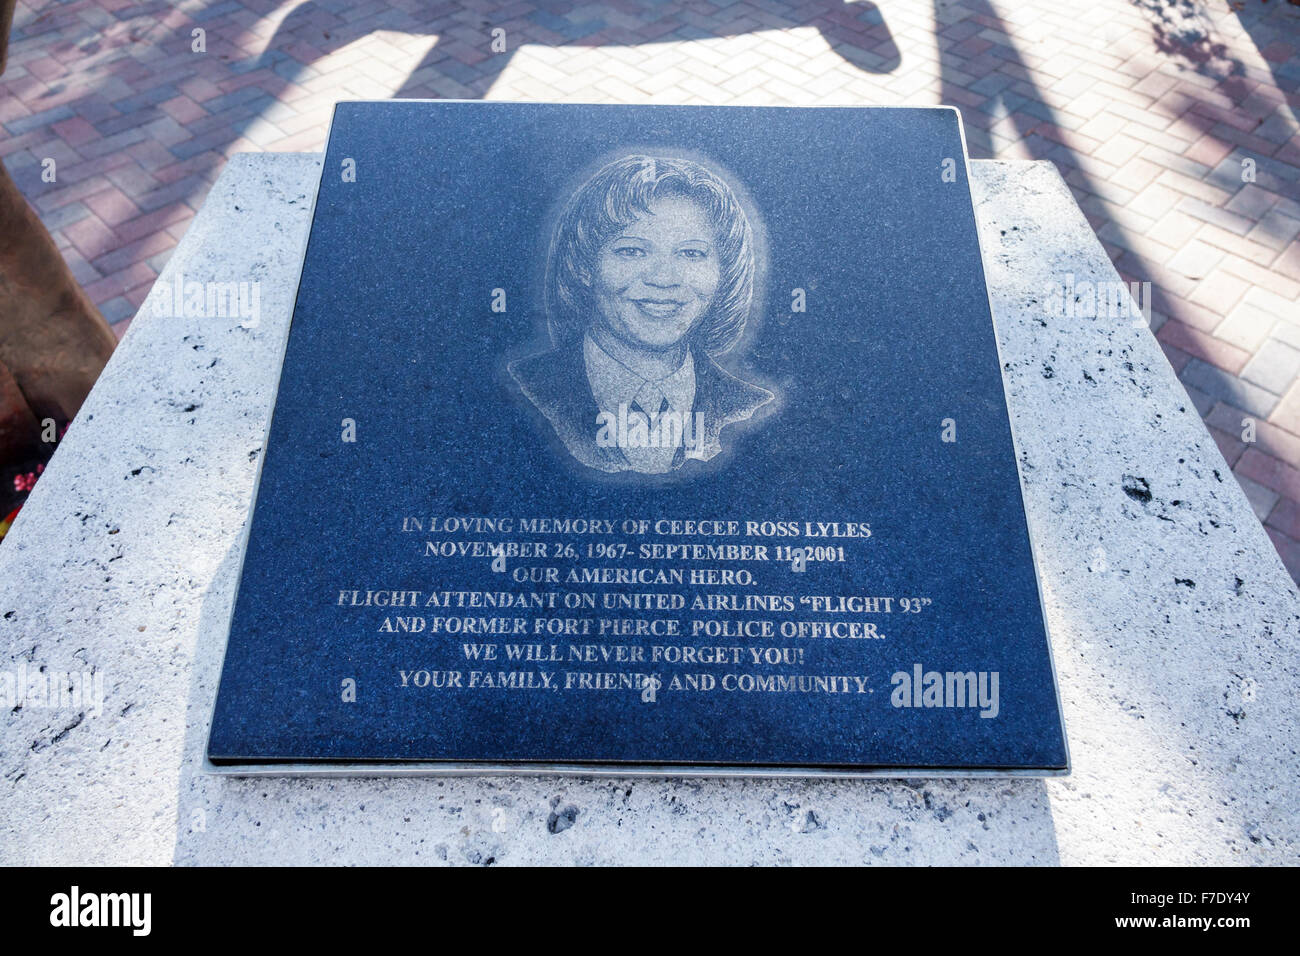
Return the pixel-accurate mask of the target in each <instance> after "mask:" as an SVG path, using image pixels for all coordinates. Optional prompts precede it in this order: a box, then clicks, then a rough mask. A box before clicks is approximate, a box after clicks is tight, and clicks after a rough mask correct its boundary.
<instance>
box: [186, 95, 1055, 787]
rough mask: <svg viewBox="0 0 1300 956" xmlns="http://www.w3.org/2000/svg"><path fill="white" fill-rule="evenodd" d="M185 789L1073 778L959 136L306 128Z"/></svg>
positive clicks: (408, 121) (735, 110) (379, 121)
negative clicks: (319, 774) (263, 400)
mask: <svg viewBox="0 0 1300 956" xmlns="http://www.w3.org/2000/svg"><path fill="white" fill-rule="evenodd" d="M234 238H235V237H232V239H234ZM208 753H209V758H210V760H211V761H212V762H213V764H215V765H217V766H219V767H220V766H232V765H240V766H242V765H251V764H270V765H274V764H281V763H283V764H304V763H307V764H310V763H322V764H330V763H336V764H353V763H357V762H374V763H376V764H379V765H399V764H402V765H404V764H407V763H409V762H419V763H421V764H427V765H429V766H438V765H446V764H475V763H482V764H484V765H500V764H507V765H519V766H521V767H529V766H533V765H538V764H564V765H579V766H590V767H594V768H600V767H620V766H628V765H635V766H638V767H664V768H672V767H681V766H686V765H691V766H703V767H719V768H725V767H743V768H758V769H762V768H800V769H808V770H819V769H827V768H831V769H848V770H863V771H886V772H889V771H894V772H898V773H906V772H918V771H936V772H943V771H988V770H992V771H1003V770H1005V771H1030V772H1047V773H1050V772H1059V771H1062V770H1064V769H1066V767H1067V763H1068V761H1067V755H1066V746H1065V739H1064V731H1063V726H1062V721H1061V715H1060V710H1059V704H1058V698H1057V692H1056V687H1055V679H1054V673H1053V668H1052V663H1051V656H1050V649H1049V645H1048V640H1047V636H1046V633H1045V624H1044V617H1043V612H1042V606H1041V602H1040V597H1039V591H1038V585H1037V581H1036V576H1035V571H1034V564H1033V557H1032V554H1031V549H1030V543H1029V538H1028V534H1027V528H1026V522H1025V514H1024V509H1023V503H1022V499H1021V491H1020V483H1019V478H1018V475H1017V471H1016V461H1015V452H1014V448H1013V444H1012V438H1011V432H1010V427H1009V423H1008V416H1007V409H1006V401H1005V396H1004V392H1003V383H1002V375H1001V370H1000V363H999V359H998V353H997V347H996V343H995V340H994V333H993V326H992V319H991V316H990V311H989V304H988V298H987V294H986V289H985V281H984V272H983V268H982V264H981V260H980V250H979V241H978V236H977V233H976V226H975V217H974V213H973V209H972V205H971V197H970V190H969V186H968V182H967V171H966V161H965V151H964V147H963V143H962V138H961V129H960V125H959V121H958V116H957V113H956V112H955V111H953V110H951V109H947V108H917V109H911V108H904V109H872V108H863V109H856V108H836V109H790V108H758V107H755V108H750V107H717V108H714V107H666V106H587V105H547V104H506V103H477V102H473V103H465V102H414V101H411V102H402V101H395V102H375V103H342V104H339V105H338V107H337V109H336V112H335V116H334V122H333V125H332V128H331V132H330V138H329V146H328V152H327V156H326V161H325V164H324V173H323V177H322V181H321V185H320V190H319V195H318V197H317V203H316V209H315V215H314V219H313V223H312V228H311V234H310V240H309V243H308V247H307V251H306V254H305V260H304V264H303V271H302V278H301V283H300V286H299V290H298V297H297V302H296V305H295V309H294V316H293V322H292V326H291V329H290V332H289V339H288V345H287V350H286V353H285V358H284V367H283V371H282V376H281V379H280V387H279V393H278V397H277V399H276V405H275V410H274V415H273V418H272V424H271V426H270V432H269V437H268V441H267V446H266V449H265V454H264V456H263V465H262V472H261V477H260V483H259V488H258V492H257V498H256V504H255V507H254V510H253V514H252V517H251V527H250V531H249V537H248V543H247V550H246V554H245V558H244V564H243V569H242V576H241V582H240V586H239V592H238V597H237V599H236V604H235V609H234V613H233V618H232V622H231V627H230V637H229V644H228V647H227V651H226V659H225V665H224V670H223V673H222V679H221V685H220V690H219V693H218V697H217V701H216V706H215V710H214V713H213V719H212V730H211V737H210V740H209V750H208Z"/></svg>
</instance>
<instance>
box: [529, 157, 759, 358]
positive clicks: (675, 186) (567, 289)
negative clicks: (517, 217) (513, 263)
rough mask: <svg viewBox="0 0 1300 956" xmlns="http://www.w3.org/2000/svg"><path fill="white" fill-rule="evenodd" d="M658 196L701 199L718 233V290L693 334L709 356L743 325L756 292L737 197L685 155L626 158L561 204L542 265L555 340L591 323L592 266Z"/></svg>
mask: <svg viewBox="0 0 1300 956" xmlns="http://www.w3.org/2000/svg"><path fill="white" fill-rule="evenodd" d="M664 197H675V198H684V199H690V200H693V201H694V202H697V203H699V204H700V206H701V207H703V209H704V211H705V213H706V214H707V215H708V218H709V220H710V222H712V223H713V224H714V228H715V230H716V239H717V242H716V245H717V250H718V259H719V268H720V274H719V281H718V290H717V292H716V293H715V294H714V296H713V301H712V302H710V303H709V309H708V312H707V313H705V315H704V317H703V318H702V319H701V320H700V323H699V325H698V326H697V327H696V329H695V330H694V332H693V333H692V336H693V338H694V340H695V342H696V344H697V345H699V346H700V347H701V348H703V349H704V351H705V352H707V353H708V354H709V355H720V354H722V353H723V352H726V351H727V350H728V349H730V348H731V347H732V346H733V345H735V344H736V342H737V340H739V338H740V336H741V333H742V332H744V330H745V319H746V317H747V316H748V315H749V306H750V301H751V299H752V298H753V295H754V240H753V236H752V234H751V232H750V228H749V220H748V219H746V218H745V212H744V210H743V209H741V207H740V203H738V202H737V201H736V197H735V195H734V194H733V193H732V191H731V187H730V186H728V185H727V184H726V183H725V182H723V180H722V179H721V178H720V177H719V176H717V175H716V174H715V173H713V172H711V171H710V170H708V169H706V168H705V167H703V166H701V165H700V164H699V163H693V162H690V161H689V160H685V159H669V158H665V157H661V156H625V157H623V158H622V159H616V160H614V162H612V163H610V164H608V165H607V166H605V167H603V168H602V169H601V170H600V171H599V172H597V173H596V175H594V176H592V177H591V178H590V179H589V180H587V181H586V182H585V183H583V184H582V186H581V187H580V188H579V189H578V191H577V192H575V193H574V194H573V195H572V196H571V197H570V198H569V201H568V202H567V203H566V204H565V206H564V210H563V211H562V212H561V213H560V218H559V220H558V221H557V222H556V224H555V233H554V235H553V236H552V238H551V249H550V255H549V256H548V258H547V262H546V315H547V322H548V325H549V327H550V332H551V339H552V341H553V342H554V343H555V344H556V345H562V344H565V343H568V342H572V341H573V340H575V339H576V338H578V337H579V336H580V335H582V333H583V332H585V331H586V330H587V328H588V327H589V326H590V325H591V321H592V317H593V315H594V314H595V311H596V308H597V306H596V300H595V295H594V293H593V292H592V284H593V281H594V278H595V276H594V273H595V269H596V263H597V262H598V260H599V257H600V251H601V249H602V248H603V247H604V245H605V243H607V242H609V241H610V240H611V239H613V238H615V237H616V236H617V235H618V234H619V233H620V232H622V231H623V229H624V228H625V227H626V226H627V225H628V224H629V223H631V222H633V221H634V220H636V219H638V218H640V217H641V216H643V215H647V214H648V213H649V212H650V205H651V204H652V203H653V202H654V201H655V200H656V199H660V198H664Z"/></svg>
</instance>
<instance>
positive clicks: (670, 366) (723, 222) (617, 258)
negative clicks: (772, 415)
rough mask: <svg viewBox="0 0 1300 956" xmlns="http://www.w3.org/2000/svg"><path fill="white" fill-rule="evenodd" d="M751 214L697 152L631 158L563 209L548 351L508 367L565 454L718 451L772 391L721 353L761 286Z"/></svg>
mask: <svg viewBox="0 0 1300 956" xmlns="http://www.w3.org/2000/svg"><path fill="white" fill-rule="evenodd" d="M754 246H755V242H754V237H753V233H752V230H751V226H750V223H749V220H748V219H747V218H746V215H745V212H744V210H743V209H742V207H741V205H740V203H739V202H738V201H737V199H736V196H735V195H734V193H733V192H732V189H731V187H730V186H728V185H727V183H726V182H725V181H724V180H723V179H722V178H721V177H720V176H719V175H717V174H716V173H714V172H713V171H711V170H709V169H707V168H706V167H705V166H703V165H701V164H700V163H696V162H692V161H689V160H685V159H676V158H667V157H661V156H625V157H623V158H621V159H617V160H615V161H613V162H611V163H609V164H607V165H606V166H604V167H603V168H601V169H600V170H599V171H598V172H597V173H596V174H595V175H594V176H592V177H591V178H590V179H588V180H587V181H586V182H585V183H583V184H582V185H581V186H580V187H579V188H578V189H577V190H576V191H575V192H574V194H573V195H572V196H571V197H570V198H569V200H568V202H567V203H566V204H565V206H564V208H563V209H562V211H561V212H560V215H559V218H558V219H557V221H556V225H555V228H554V232H553V234H552V237H551V244H550V251H549V254H548V257H547V264H546V278H545V296H546V312H547V327H548V330H549V332H550V337H551V342H552V345H553V348H551V349H550V350H549V351H546V352H543V353H541V354H539V355H533V356H530V357H528V358H525V359H522V360H520V361H517V362H514V363H512V364H511V365H510V366H509V369H510V374H511V375H512V376H513V377H514V380H515V382H516V383H518V385H519V388H520V389H521V390H522V392H523V393H524V395H525V396H526V397H527V398H528V400H529V401H531V402H532V403H533V405H535V406H536V407H537V409H538V410H539V411H541V413H542V414H543V415H544V416H545V417H546V419H547V420H548V421H549V422H550V424H551V426H552V427H553V428H554V429H555V433H556V434H557V435H558V436H559V438H560V439H561V441H562V442H563V443H564V445H565V447H566V448H567V449H568V451H569V453H570V454H571V455H573V457H574V458H576V459H577V460H578V461H580V462H581V463H582V464H584V465H586V466H588V467H590V468H595V469H598V470H600V471H604V472H623V471H631V472H640V473H644V474H664V473H667V472H671V471H673V470H675V469H677V468H680V467H681V466H682V464H683V463H684V462H686V461H688V460H690V459H696V460H700V461H707V460H708V459H710V458H713V457H714V456H715V455H717V454H718V453H719V452H721V451H722V438H723V430H724V429H725V428H726V427H727V426H728V425H731V424H734V423H736V422H742V421H745V420H747V419H749V418H751V417H752V416H753V414H754V413H755V412H756V411H757V410H758V409H759V408H760V407H762V406H763V405H765V404H767V403H768V402H770V401H772V398H773V396H772V393H771V392H769V391H767V390H766V389H763V388H760V387H758V386H757V385H753V384H751V383H749V382H745V381H742V380H740V379H739V378H736V377H735V376H733V375H731V374H730V373H728V372H727V371H725V370H724V369H722V368H721V367H720V366H719V365H718V364H717V362H716V361H715V357H717V356H720V355H722V354H724V353H726V352H727V351H728V350H730V349H731V348H732V347H733V346H734V345H735V344H736V343H737V342H738V341H739V340H740V337H741V335H742V334H743V332H744V329H745V322H746V319H747V318H748V316H749V312H750V307H751V302H752V299H753V294H754V272H755V262H754V257H755V251H754Z"/></svg>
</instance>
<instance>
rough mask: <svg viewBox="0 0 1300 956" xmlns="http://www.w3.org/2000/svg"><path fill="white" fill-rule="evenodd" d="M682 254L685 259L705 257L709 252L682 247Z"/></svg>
mask: <svg viewBox="0 0 1300 956" xmlns="http://www.w3.org/2000/svg"><path fill="white" fill-rule="evenodd" d="M682 255H684V256H685V257H686V258H687V259H707V258H708V257H709V254H708V253H707V252H705V251H704V250H703V249H683V250H682Z"/></svg>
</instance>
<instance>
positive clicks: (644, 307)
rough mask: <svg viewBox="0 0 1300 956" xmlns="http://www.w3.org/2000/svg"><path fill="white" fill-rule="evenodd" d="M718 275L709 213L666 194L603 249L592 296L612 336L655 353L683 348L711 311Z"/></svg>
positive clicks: (691, 202)
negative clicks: (686, 338) (676, 346)
mask: <svg viewBox="0 0 1300 956" xmlns="http://www.w3.org/2000/svg"><path fill="white" fill-rule="evenodd" d="M718 277H719V265H718V250H717V243H716V241H715V239H714V232H713V224H712V223H711V222H710V220H709V218H708V215H707V214H706V213H705V211H704V209H703V208H702V207H701V206H700V205H699V204H698V203H696V202H695V201H693V200H690V199H684V198H680V197H676V196H666V197H663V198H661V199H657V200H655V201H654V202H652V203H651V204H650V210H649V213H648V214H647V215H645V216H642V217H641V218H639V219H636V220H634V221H633V222H631V223H629V224H628V225H626V226H624V227H623V230H622V231H621V232H620V233H619V234H618V235H616V236H615V237H614V238H613V239H612V240H610V241H609V242H607V243H605V246H604V248H602V249H601V251H600V260H599V262H597V265H596V276H595V288H594V290H593V291H594V292H595V293H596V301H597V303H598V304H599V307H600V313H601V315H600V318H601V321H602V322H603V324H604V325H605V326H606V328H607V329H608V330H609V331H610V332H612V333H614V334H615V335H616V336H618V338H620V339H622V340H623V341H624V342H627V343H628V344H629V345H633V346H636V347H638V348H643V349H656V350H660V349H667V348H670V347H672V346H673V345H676V344H677V343H678V342H680V341H681V339H682V337H683V336H685V335H686V333H688V332H689V331H690V330H691V328H692V327H693V326H694V325H695V323H696V322H698V321H699V320H700V319H701V318H702V317H703V316H704V313H705V312H707V311H708V308H709V303H710V302H712V301H713V295H714V293H715V292H717V290H718Z"/></svg>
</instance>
